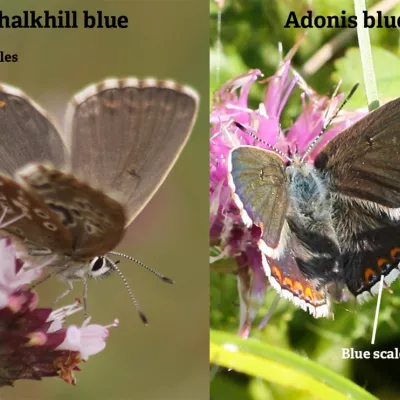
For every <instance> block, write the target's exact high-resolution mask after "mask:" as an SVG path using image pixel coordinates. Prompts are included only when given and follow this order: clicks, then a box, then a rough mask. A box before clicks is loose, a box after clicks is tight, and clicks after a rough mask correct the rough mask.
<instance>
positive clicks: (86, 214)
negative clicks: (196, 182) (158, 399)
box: [0, 78, 198, 322]
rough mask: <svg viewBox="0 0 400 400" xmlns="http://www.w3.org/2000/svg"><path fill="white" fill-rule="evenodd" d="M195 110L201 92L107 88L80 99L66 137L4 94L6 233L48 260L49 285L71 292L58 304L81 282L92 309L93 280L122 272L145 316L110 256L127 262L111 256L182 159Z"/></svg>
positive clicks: (0, 121)
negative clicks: (54, 278) (58, 281)
mask: <svg viewBox="0 0 400 400" xmlns="http://www.w3.org/2000/svg"><path fill="white" fill-rule="evenodd" d="M197 107H198V96H197V94H196V92H195V91H193V90H192V89H190V88H188V87H184V86H181V85H179V84H177V83H175V82H171V81H157V80H154V79H146V80H137V79H134V78H130V79H122V80H119V79H108V80H105V81H103V82H101V83H99V84H97V85H92V86H89V87H87V88H86V89H84V90H83V91H81V92H80V93H78V94H77V95H75V96H74V97H73V99H72V101H71V103H70V105H69V107H68V110H67V113H66V131H65V136H61V135H60V134H59V131H58V130H57V129H56V127H55V125H54V124H53V123H52V122H51V121H50V119H49V118H48V117H47V116H46V114H45V113H44V112H43V110H41V108H40V107H39V106H37V105H36V104H35V103H34V102H33V101H32V100H30V99H29V98H28V97H27V96H26V95H25V94H24V93H22V92H21V91H20V90H18V89H15V88H12V87H10V86H7V85H0V170H1V171H2V172H3V174H2V175H0V205H1V208H2V209H3V218H2V225H1V226H0V228H1V229H3V230H4V231H6V232H7V234H12V235H13V236H14V237H17V238H19V239H20V240H22V241H23V243H24V246H25V247H26V248H28V249H29V253H30V255H32V256H49V257H50V261H51V266H50V267H49V269H50V271H51V272H50V274H49V275H47V276H46V277H45V278H43V280H45V279H47V278H48V277H49V276H51V275H58V276H60V277H61V278H62V279H63V280H64V281H65V282H66V283H67V285H68V290H67V291H66V292H65V293H63V294H62V295H61V296H59V297H58V298H57V300H58V299H60V298H61V297H63V296H64V295H65V294H67V293H68V292H69V291H70V290H71V289H72V281H73V280H82V281H83V282H84V296H83V299H84V306H85V310H86V287H87V278H102V277H105V276H107V275H109V274H110V273H111V272H113V271H116V272H117V273H118V274H119V275H120V276H121V277H122V278H123V280H124V283H125V286H126V287H127V288H128V291H129V293H130V294H131V298H132V300H133V301H134V303H135V305H136V307H137V308H138V306H137V303H136V300H135V298H134V297H133V294H132V292H131V290H130V288H129V285H128V284H127V282H126V280H125V278H124V277H123V275H122V273H121V271H120V270H119V268H118V267H117V266H116V262H114V261H113V260H111V258H110V257H108V256H107V255H110V254H115V255H121V254H120V253H115V252H112V249H113V248H114V247H115V246H116V245H117V244H118V243H119V242H120V240H121V239H122V237H123V235H124V232H125V228H126V227H127V226H128V225H129V224H130V223H131V222H132V220H133V219H134V218H135V216H136V215H137V214H138V213H139V212H140V211H141V210H142V209H143V207H145V205H146V204H147V202H148V201H149V200H150V198H151V197H152V196H153V194H154V193H155V192H156V191H157V189H158V188H159V186H160V185H161V184H162V182H163V181H164V179H165V177H166V176H167V174H168V172H169V171H170V169H171V168H172V166H173V165H174V163H175V161H176V160H177V158H178V156H179V154H180V152H181V150H182V148H183V146H184V145H185V143H186V141H187V139H188V137H189V135H190V132H191V129H192V126H193V123H194V120H195V118H196V114H197ZM98 188H101V190H99V189H98ZM122 256H124V255H122ZM125 257H126V258H130V259H132V260H133V261H136V262H138V261H137V260H135V259H134V258H133V257H129V256H125ZM139 264H141V265H142V266H144V267H146V266H145V265H144V264H142V263H140V262H139ZM146 268H147V267H146ZM148 269H150V268H148ZM150 270H151V269H150ZM151 271H153V270H151ZM153 272H155V271H153ZM156 274H157V273H156ZM157 275H158V276H159V277H161V278H162V279H164V280H166V281H170V280H169V279H168V278H166V277H163V276H162V275H160V274H157ZM138 311H139V314H140V316H141V318H142V320H143V321H144V322H146V319H145V317H144V315H143V313H142V312H141V311H140V310H139V308H138Z"/></svg>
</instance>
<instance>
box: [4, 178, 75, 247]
mask: <svg viewBox="0 0 400 400" xmlns="http://www.w3.org/2000/svg"><path fill="white" fill-rule="evenodd" d="M0 206H1V210H0V212H1V214H3V217H2V221H1V225H2V229H3V230H4V231H6V232H9V233H11V234H12V235H14V236H16V237H18V238H20V239H22V240H23V241H24V242H25V243H26V244H27V246H31V247H33V248H42V249H49V250H51V251H52V252H61V253H63V252H66V253H68V252H71V251H72V235H71V233H70V232H69V231H68V229H67V228H66V227H65V226H64V225H63V224H62V223H61V220H60V219H59V218H58V217H57V215H56V214H54V213H53V212H52V211H51V210H50V209H48V207H47V206H46V204H45V203H44V202H43V200H41V199H40V197H37V196H35V195H34V194H33V193H32V192H30V191H29V190H26V188H25V187H24V186H23V185H20V184H19V183H17V182H15V181H14V180H12V179H10V178H8V177H5V176H2V175H0ZM12 221H13V222H12Z"/></svg>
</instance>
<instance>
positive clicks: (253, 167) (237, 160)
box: [230, 146, 288, 248]
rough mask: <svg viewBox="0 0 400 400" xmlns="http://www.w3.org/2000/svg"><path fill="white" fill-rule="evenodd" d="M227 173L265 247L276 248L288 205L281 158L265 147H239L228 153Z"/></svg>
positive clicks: (283, 166)
mask: <svg viewBox="0 0 400 400" xmlns="http://www.w3.org/2000/svg"><path fill="white" fill-rule="evenodd" d="M230 174H231V181H232V182H231V183H232V184H233V186H234V187H233V190H234V192H235V193H236V195H237V196H238V197H239V200H240V202H241V203H243V208H244V210H245V211H246V212H247V214H248V215H249V217H250V218H251V220H252V221H253V222H254V223H255V224H257V225H259V226H260V227H261V228H262V230H263V236H262V237H263V240H264V241H265V243H266V244H267V246H269V247H271V248H276V247H277V246H278V244H279V239H280V236H281V232H282V227H283V224H284V221H285V218H286V210H287V207H288V194H287V176H286V173H285V165H284V163H283V161H282V159H281V158H280V157H279V156H278V155H276V154H274V153H272V152H270V151H267V150H263V149H260V148H257V147H251V146H240V147H237V148H236V149H234V150H232V152H231V155H230Z"/></svg>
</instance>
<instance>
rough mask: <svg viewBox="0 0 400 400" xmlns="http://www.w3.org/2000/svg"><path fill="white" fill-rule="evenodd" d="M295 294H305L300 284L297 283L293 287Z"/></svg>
mask: <svg viewBox="0 0 400 400" xmlns="http://www.w3.org/2000/svg"><path fill="white" fill-rule="evenodd" d="M293 292H294V293H295V294H296V295H297V296H298V295H300V294H303V293H304V289H303V285H302V284H301V283H300V282H295V283H294V286H293Z"/></svg>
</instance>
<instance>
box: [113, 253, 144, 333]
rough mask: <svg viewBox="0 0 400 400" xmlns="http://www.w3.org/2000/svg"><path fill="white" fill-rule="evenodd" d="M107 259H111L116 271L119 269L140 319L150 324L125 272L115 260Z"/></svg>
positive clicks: (118, 271)
mask: <svg viewBox="0 0 400 400" xmlns="http://www.w3.org/2000/svg"><path fill="white" fill-rule="evenodd" d="M107 261H109V262H110V263H111V265H112V267H113V268H114V269H115V271H117V274H118V275H119V277H120V278H121V279H122V282H123V283H124V285H125V288H126V290H127V291H128V293H129V296H130V298H131V300H132V302H133V304H134V305H135V308H136V311H137V312H138V314H139V317H140V319H141V320H142V322H143V323H144V324H145V325H148V324H149V321H148V319H147V317H146V316H145V315H144V313H143V311H142V310H141V309H140V307H139V304H138V302H137V301H136V298H135V296H134V294H133V292H132V289H131V287H130V286H129V283H128V281H127V280H126V278H125V276H124V274H123V273H122V271H121V270H120V269H119V268H118V267H117V265H116V263H115V262H113V261H112V260H111V259H109V258H108V257H107Z"/></svg>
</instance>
